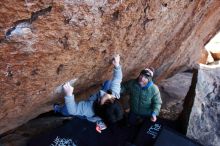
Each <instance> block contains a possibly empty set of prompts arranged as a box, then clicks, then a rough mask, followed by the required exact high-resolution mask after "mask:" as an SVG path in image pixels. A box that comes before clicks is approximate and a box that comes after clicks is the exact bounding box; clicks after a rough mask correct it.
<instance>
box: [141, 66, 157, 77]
mask: <svg viewBox="0 0 220 146" xmlns="http://www.w3.org/2000/svg"><path fill="white" fill-rule="evenodd" d="M140 74H142V75H144V76H145V77H146V78H148V79H150V80H151V79H152V78H153V76H154V69H153V68H145V69H143V70H142V71H141V72H140Z"/></svg>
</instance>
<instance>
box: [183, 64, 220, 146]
mask: <svg viewBox="0 0 220 146" xmlns="http://www.w3.org/2000/svg"><path fill="white" fill-rule="evenodd" d="M193 78H194V79H193V80H194V81H193V85H192V86H191V87H192V88H191V89H190V92H191V93H190V94H188V96H187V97H186V102H188V104H185V105H188V107H185V108H186V109H184V110H187V111H185V112H184V113H185V114H188V115H185V119H184V120H185V124H186V125H184V126H185V127H186V135H187V136H188V137H190V138H192V139H195V140H197V141H198V142H199V143H201V144H202V145H205V146H219V143H220V133H219V131H220V123H219V121H220V64H218V65H212V66H207V65H200V67H199V69H198V72H197V74H196V75H195V76H194V77H193Z"/></svg>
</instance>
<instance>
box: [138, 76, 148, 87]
mask: <svg viewBox="0 0 220 146" xmlns="http://www.w3.org/2000/svg"><path fill="white" fill-rule="evenodd" d="M147 82H148V79H147V77H146V76H145V75H143V74H140V75H139V77H138V83H139V84H140V85H141V86H142V87H143V86H145V85H146V84H147Z"/></svg>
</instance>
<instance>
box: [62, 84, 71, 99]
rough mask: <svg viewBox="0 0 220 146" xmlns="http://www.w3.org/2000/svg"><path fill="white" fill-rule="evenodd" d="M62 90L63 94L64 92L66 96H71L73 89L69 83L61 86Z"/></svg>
mask: <svg viewBox="0 0 220 146" xmlns="http://www.w3.org/2000/svg"><path fill="white" fill-rule="evenodd" d="M63 89H64V92H65V94H66V96H72V95H73V87H72V86H71V85H70V83H69V82H67V83H65V84H64V85H63Z"/></svg>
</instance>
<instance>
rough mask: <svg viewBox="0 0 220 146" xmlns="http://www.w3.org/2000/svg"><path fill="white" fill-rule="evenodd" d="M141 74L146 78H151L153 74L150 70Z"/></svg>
mask: <svg viewBox="0 0 220 146" xmlns="http://www.w3.org/2000/svg"><path fill="white" fill-rule="evenodd" d="M141 74H142V75H144V76H145V77H151V73H150V72H149V71H148V70H142V71H141Z"/></svg>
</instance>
